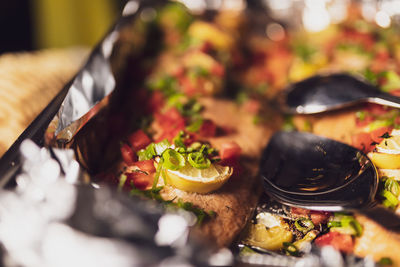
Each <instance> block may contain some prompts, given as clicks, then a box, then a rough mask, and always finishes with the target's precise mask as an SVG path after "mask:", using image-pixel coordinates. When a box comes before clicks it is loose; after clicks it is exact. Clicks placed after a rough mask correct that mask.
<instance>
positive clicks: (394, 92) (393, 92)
mask: <svg viewBox="0 0 400 267" xmlns="http://www.w3.org/2000/svg"><path fill="white" fill-rule="evenodd" d="M389 93H390V94H391V95H394V96H399V97H400V88H399V89H396V90H390V92H389Z"/></svg>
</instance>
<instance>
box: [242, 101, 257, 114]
mask: <svg viewBox="0 0 400 267" xmlns="http://www.w3.org/2000/svg"><path fill="white" fill-rule="evenodd" d="M243 108H244V109H245V110H246V111H247V112H249V113H251V114H257V113H258V111H259V110H260V108H261V104H260V101H258V100H256V99H249V100H247V101H246V102H245V103H244V105H243Z"/></svg>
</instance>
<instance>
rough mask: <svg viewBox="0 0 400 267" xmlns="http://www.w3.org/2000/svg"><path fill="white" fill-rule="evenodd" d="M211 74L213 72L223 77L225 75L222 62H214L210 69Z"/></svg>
mask: <svg viewBox="0 0 400 267" xmlns="http://www.w3.org/2000/svg"><path fill="white" fill-rule="evenodd" d="M210 72H211V74H214V75H215V76H217V77H224V75H225V68H224V66H222V64H219V63H216V64H214V65H213V66H212V67H211V70H210Z"/></svg>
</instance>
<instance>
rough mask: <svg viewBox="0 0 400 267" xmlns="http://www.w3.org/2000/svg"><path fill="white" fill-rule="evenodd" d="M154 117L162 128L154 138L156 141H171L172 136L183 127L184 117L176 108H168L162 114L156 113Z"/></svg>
mask: <svg viewBox="0 0 400 267" xmlns="http://www.w3.org/2000/svg"><path fill="white" fill-rule="evenodd" d="M154 117H155V120H156V121H157V123H158V124H159V125H160V127H161V129H162V134H161V136H160V137H159V138H158V139H157V140H156V141H157V142H158V141H162V140H164V139H168V141H170V142H172V140H173V138H174V137H175V136H176V135H177V134H178V133H179V132H180V131H182V130H184V129H185V119H184V118H183V117H182V115H181V114H180V113H179V111H178V110H177V109H176V108H170V109H169V110H167V112H165V113H163V114H161V113H156V114H154Z"/></svg>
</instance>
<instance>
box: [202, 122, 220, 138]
mask: <svg viewBox="0 0 400 267" xmlns="http://www.w3.org/2000/svg"><path fill="white" fill-rule="evenodd" d="M216 132H217V126H216V125H215V123H214V122H213V121H212V120H204V121H203V124H202V125H201V126H200V129H199V135H200V136H203V137H213V136H215V133H216Z"/></svg>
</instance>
